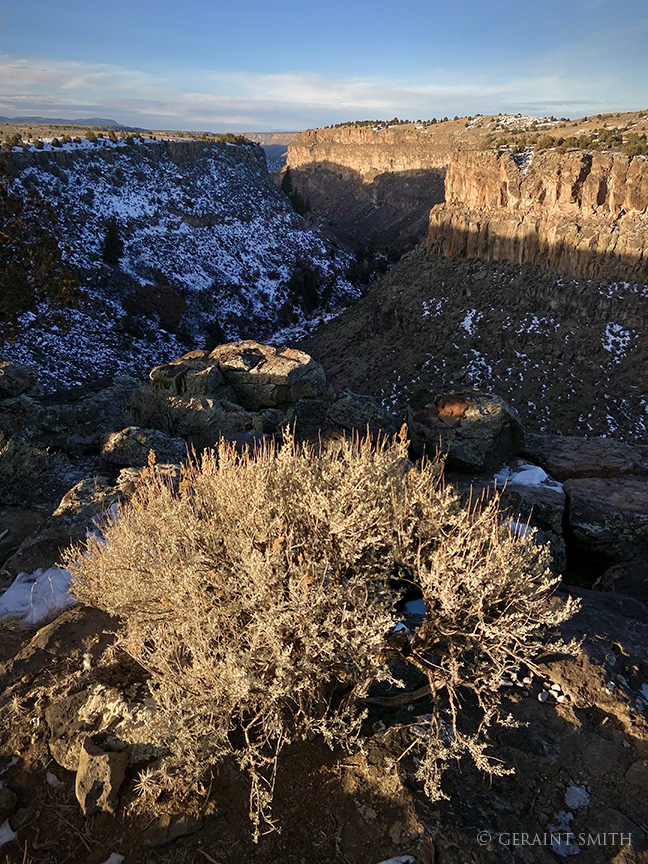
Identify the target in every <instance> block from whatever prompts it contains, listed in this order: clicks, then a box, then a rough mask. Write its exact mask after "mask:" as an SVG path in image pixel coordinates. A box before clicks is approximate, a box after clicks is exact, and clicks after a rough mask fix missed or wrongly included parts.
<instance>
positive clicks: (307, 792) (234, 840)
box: [0, 589, 648, 864]
mask: <svg viewBox="0 0 648 864" xmlns="http://www.w3.org/2000/svg"><path fill="white" fill-rule="evenodd" d="M574 591H575V593H576V594H578V595H579V596H580V597H581V602H582V609H581V611H580V612H579V613H578V614H577V615H576V616H575V618H574V619H572V621H571V622H568V623H567V624H566V625H564V627H565V630H566V632H565V635H566V636H569V637H570V638H571V637H573V636H577V637H579V638H581V639H583V640H584V641H583V644H582V647H581V649H580V652H579V653H578V655H577V656H576V657H575V658H567V657H555V656H554V657H547V658H545V662H544V664H543V669H544V670H546V672H545V674H543V676H542V677H538V676H536V677H535V678H534V680H533V683H532V684H531V685H529V686H528V688H526V689H523V688H521V687H512V688H510V689H509V690H508V691H507V692H506V693H505V694H504V696H503V698H504V699H505V700H506V702H507V707H508V708H509V709H510V712H511V714H512V715H513V716H514V717H515V718H516V719H517V720H518V721H519V723H521V724H522V725H519V726H518V727H517V728H512V729H502V730H501V731H500V732H499V733H498V734H497V735H496V737H495V740H494V742H493V743H494V750H493V752H496V753H497V756H498V757H499V758H501V759H502V760H503V763H504V764H506V765H508V766H510V767H512V768H514V769H515V773H513V774H511V775H508V776H503V777H494V778H489V777H487V776H485V775H483V774H481V773H479V772H478V771H477V770H476V769H475V768H474V766H472V765H469V764H464V763H461V764H460V765H458V766H456V767H455V768H452V769H451V770H450V771H449V772H448V773H447V775H446V778H445V781H444V790H445V793H446V794H447V796H448V797H447V799H445V800H442V801H439V802H435V803H432V802H430V801H428V800H427V799H426V798H425V796H424V795H423V793H422V790H421V788H420V785H419V784H418V783H417V782H416V781H415V780H414V777H413V774H414V771H415V768H416V752H417V751H416V735H417V725H419V724H420V719H419V718H420V717H421V716H422V715H425V714H426V713H427V712H428V711H429V709H430V704H429V702H428V700H427V699H421V700H419V701H416V702H413V703H411V704H409V705H405V706H402V707H400V708H398V709H394V708H390V709H386V708H379V707H375V706H372V707H371V709H370V711H369V715H368V717H367V720H366V723H365V727H364V731H365V737H364V739H363V752H355V753H351V754H349V753H341V752H333V751H331V750H329V749H328V747H326V746H325V745H324V744H323V743H322V742H321V741H318V740H314V741H311V742H308V743H306V744H303V745H301V746H299V747H293V748H291V749H289V750H287V751H286V752H285V756H284V758H283V760H282V762H281V765H280V770H279V774H278V777H277V784H276V792H275V805H274V816H275V819H276V824H277V828H278V829H279V830H277V831H272V832H270V833H268V834H265V835H264V836H262V837H261V839H260V842H259V843H258V844H256V845H255V844H254V843H253V842H252V839H251V826H250V821H249V818H248V794H249V788H248V785H247V781H246V780H245V779H244V778H243V777H242V776H241V774H240V773H239V772H238V770H235V769H234V767H233V766H228V765H224V766H222V767H221V769H220V770H219V772H218V773H217V774H216V775H215V776H213V777H212V778H211V780H210V782H209V785H208V786H207V787H206V788H205V790H204V794H202V795H198V796H196V797H194V798H193V799H191V800H188V801H186V803H185V804H184V805H183V806H182V807H181V808H179V807H178V806H177V805H170V804H169V805H168V806H167V805H165V804H164V802H162V803H161V804H160V805H159V806H158V808H157V810H156V812H155V813H149V814H147V815H142V814H140V813H138V812H136V808H135V806H134V805H135V803H136V801H137V793H136V788H135V785H136V781H137V770H136V768H135V767H133V768H129V769H128V773H127V777H126V780H125V782H124V784H123V786H122V790H121V795H120V803H119V809H118V812H117V815H115V816H111V815H108V814H104V813H102V814H100V815H97V816H94V817H91V818H88V819H85V818H84V817H83V816H82V814H81V810H80V808H79V805H78V803H77V801H76V798H75V791H74V784H75V776H74V774H73V773H72V772H70V771H66V770H65V769H63V768H62V767H61V766H60V765H58V764H56V762H55V761H54V760H53V759H52V756H51V754H50V750H49V739H50V734H51V733H50V730H49V728H48V724H47V722H46V719H45V712H46V710H47V708H48V706H49V705H51V704H52V703H55V702H56V700H57V699H62V698H63V697H64V695H65V692H66V691H67V690H69V689H70V686H71V684H72V687H74V686H75V685H74V681H75V680H76V681H77V686H78V681H79V680H82V679H80V678H79V675H80V669H81V668H82V666H83V656H84V654H88V653H89V654H90V655H91V656H92V657H93V658H94V657H98V656H99V654H100V653H101V652H102V651H103V650H104V649H105V648H106V646H107V645H108V644H109V643H110V641H111V638H112V637H111V636H110V632H111V630H113V629H114V625H115V623H116V622H114V621H110V620H109V619H107V618H106V616H104V615H103V613H99V612H97V611H96V610H88V609H83V608H80V607H79V608H76V609H72V610H69V611H67V612H65V613H64V614H63V615H62V616H60V617H59V618H58V619H57V620H56V621H55V622H54V623H53V624H50V625H48V626H47V627H45V628H43V629H41V630H40V631H39V632H38V633H36V634H35V635H33V634H26V633H25V632H24V631H19V630H17V629H15V628H12V627H10V626H7V625H5V626H4V627H3V628H2V631H1V632H0V651H1V652H2V654H1V657H2V660H3V661H4V662H3V663H2V665H1V666H0V677H1V682H2V685H3V687H4V692H3V697H2V705H1V708H0V710H1V714H0V722H1V725H0V743H1V747H0V753H1V754H2V755H1V756H0V771H4V773H3V774H2V776H1V778H0V779H1V780H2V781H3V783H4V787H5V789H8V790H10V791H11V792H13V793H14V795H15V796H16V798H15V800H14V806H13V808H11V807H9V809H10V810H11V809H13V810H14V812H13V813H12V814H11V815H10V825H11V827H12V829H13V830H14V831H15V832H16V835H17V836H16V837H15V839H13V840H11V841H10V842H7V843H5V844H4V845H3V846H2V847H1V849H0V861H2V862H7V864H8V862H11V864H14V862H15V864H19V862H20V864H28V862H43V864H69V862H79V864H81V862H82V864H103V862H105V861H108V860H110V855H111V854H113V853H117V854H119V855H123V856H124V861H125V862H127V864H139V862H147V864H149V862H151V864H152V862H156V864H157V862H159V864H163V862H164V864H166V862H169V864H171V862H187V864H189V862H196V864H204V862H210V861H211V862H214V861H216V862H218V864H239V862H240V864H243V862H251V861H254V862H258V864H271V862H272V864H275V862H282V864H311V862H313V864H324V862H327V864H328V862H336V861H339V862H344V864H379V862H383V861H385V860H388V859H390V858H393V857H398V856H411V858H412V859H413V860H414V861H415V862H417V864H469V862H479V864H491V862H492V864H505V862H517V861H523V862H538V864H543V862H555V861H557V860H560V857H561V856H559V855H556V854H555V852H554V851H552V849H551V841H550V839H549V840H547V832H552V831H553V832H556V831H559V832H562V831H567V830H569V831H571V832H573V833H574V834H575V835H583V836H582V837H581V838H580V839H581V841H582V842H580V843H579V846H580V850H579V854H580V857H579V859H578V860H579V861H580V862H583V864H604V862H615V864H637V862H646V861H648V852H647V851H646V849H647V845H646V839H647V834H648V797H647V796H646V794H645V793H646V788H647V780H648V761H646V760H648V721H647V716H648V703H646V701H645V700H644V699H642V696H641V694H642V687H643V686H644V685H645V684H646V683H648V661H647V659H646V652H645V646H646V645H647V644H648V638H647V637H648V608H647V607H646V606H645V605H644V604H642V603H639V602H638V601H628V600H627V599H626V598H623V597H620V596H615V595H606V594H604V593H602V592H594V591H587V590H584V589H581V590H577V589H574ZM28 636H29V637H31V641H28V640H27V637H28ZM93 662H94V660H93ZM117 668H119V669H121V672H120V675H121V676H122V681H121V682H120V683H121V685H122V686H124V687H125V686H127V685H128V683H129V677H131V676H132V677H133V678H136V677H137V675H138V672H137V670H136V669H134V668H133V667H132V666H131V667H129V665H128V663H127V662H124V663H123V664H122V665H121V666H118V667H117ZM551 685H553V686H554V689H553V690H552V691H548V690H547V689H546V688H547V687H551ZM543 692H551V693H552V694H553V695H551V696H547V697H543V698H544V701H541V698H539V697H540V694H541V693H543ZM556 694H559V695H560V696H561V697H564V698H562V699H561V700H558V699H557V698H556ZM644 695H645V691H644ZM428 698H429V697H428ZM408 748H409V751H408V753H407V754H406V755H405V756H404V757H402V754H403V751H404V750H406V749H408ZM401 757H402V758H401ZM48 772H49V773H50V775H53V776H54V777H55V778H56V780H57V781H59V783H60V785H51V783H56V781H53V780H52V778H51V777H50V780H49V782H48V780H47V775H48ZM2 791H3V790H0V816H2V820H4V818H6V810H5V811H3V810H2V807H3V805H5V804H6V801H5V800H4V799H3V798H2ZM5 794H6V793H5ZM570 796H571V797H570ZM3 813H4V814H5V815H3ZM565 820H566V821H565ZM523 834H526V835H528V836H527V841H526V843H524V842H523V841H522V835H523ZM174 836H176V838H177V839H172V838H173V837H174ZM0 837H1V834H0ZM543 837H544V838H545V840H544V842H542V838H543ZM533 838H535V839H536V843H535V844H532V843H531V842H530V841H531V840H533ZM588 838H589V839H588ZM115 860H116V859H113V861H115ZM404 860H407V859H404ZM111 864H112V862H111Z"/></svg>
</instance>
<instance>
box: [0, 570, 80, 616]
mask: <svg viewBox="0 0 648 864" xmlns="http://www.w3.org/2000/svg"><path fill="white" fill-rule="evenodd" d="M70 580H71V575H70V572H69V570H63V569H62V568H60V567H50V568H49V570H45V571H43V570H42V569H41V568H39V569H38V570H35V571H34V572H33V573H30V574H27V573H19V574H18V576H16V578H15V579H14V581H13V583H12V584H11V585H10V586H9V588H7V590H6V591H5V593H4V594H3V595H2V597H0V618H21V619H22V623H23V625H24V626H31V625H33V624H38V623H39V622H41V621H43V620H44V619H45V618H47V617H48V616H50V615H51V614H52V613H53V612H59V611H61V610H63V609H65V608H66V607H68V606H72V605H73V604H74V603H76V600H74V598H73V597H72V596H71V595H70Z"/></svg>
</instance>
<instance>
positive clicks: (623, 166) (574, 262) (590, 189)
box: [427, 151, 648, 281]
mask: <svg viewBox="0 0 648 864" xmlns="http://www.w3.org/2000/svg"><path fill="white" fill-rule="evenodd" d="M445 190H446V200H445V203H444V204H440V205H437V206H435V207H433V208H432V211H431V212H430V225H429V232H428V239H427V248H428V251H430V252H441V253H442V254H443V255H446V256H447V257H448V258H479V259H481V260H483V261H513V262H517V263H520V264H522V263H527V264H537V265H539V266H542V267H546V268H548V269H550V270H554V271H557V272H560V273H564V274H568V275H572V276H578V277H588V278H594V279H598V278H619V279H624V280H637V281H645V279H646V278H647V276H648V268H647V265H646V257H647V255H648V232H647V231H646V227H647V225H648V219H647V213H648V163H647V162H646V160H645V159H643V158H638V157H629V156H625V155H623V154H619V153H614V154H612V153H596V152H595V153H588V152H583V151H569V152H567V153H558V152H555V151H546V152H539V153H535V154H533V156H532V157H529V158H527V159H526V160H520V159H517V160H516V158H515V154H511V153H505V154H501V153H499V152H492V151H490V152H485V153H480V152H460V153H457V154H456V155H455V156H454V157H453V159H452V160H451V162H450V165H449V167H448V171H447V174H446V181H445Z"/></svg>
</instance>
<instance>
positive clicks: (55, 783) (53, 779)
mask: <svg viewBox="0 0 648 864" xmlns="http://www.w3.org/2000/svg"><path fill="white" fill-rule="evenodd" d="M45 780H46V782H47V785H48V786H51V787H52V789H62V788H63V787H64V786H65V783H63V782H62V781H61V780H59V778H58V777H57V776H56V774H52V772H51V771H48V772H47V774H46V775H45Z"/></svg>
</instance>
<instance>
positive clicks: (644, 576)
mask: <svg viewBox="0 0 648 864" xmlns="http://www.w3.org/2000/svg"><path fill="white" fill-rule="evenodd" d="M594 587H595V588H598V589H599V590H601V591H616V592H617V593H619V594H626V595H627V596H628V597H634V598H635V599H637V600H642V601H643V602H644V603H648V559H646V560H643V561H627V562H625V563H623V564H615V565H614V566H613V567H610V568H609V569H608V570H606V571H605V573H604V574H603V575H602V576H601V577H600V578H599V579H597V581H596V583H595V585H594Z"/></svg>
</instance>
